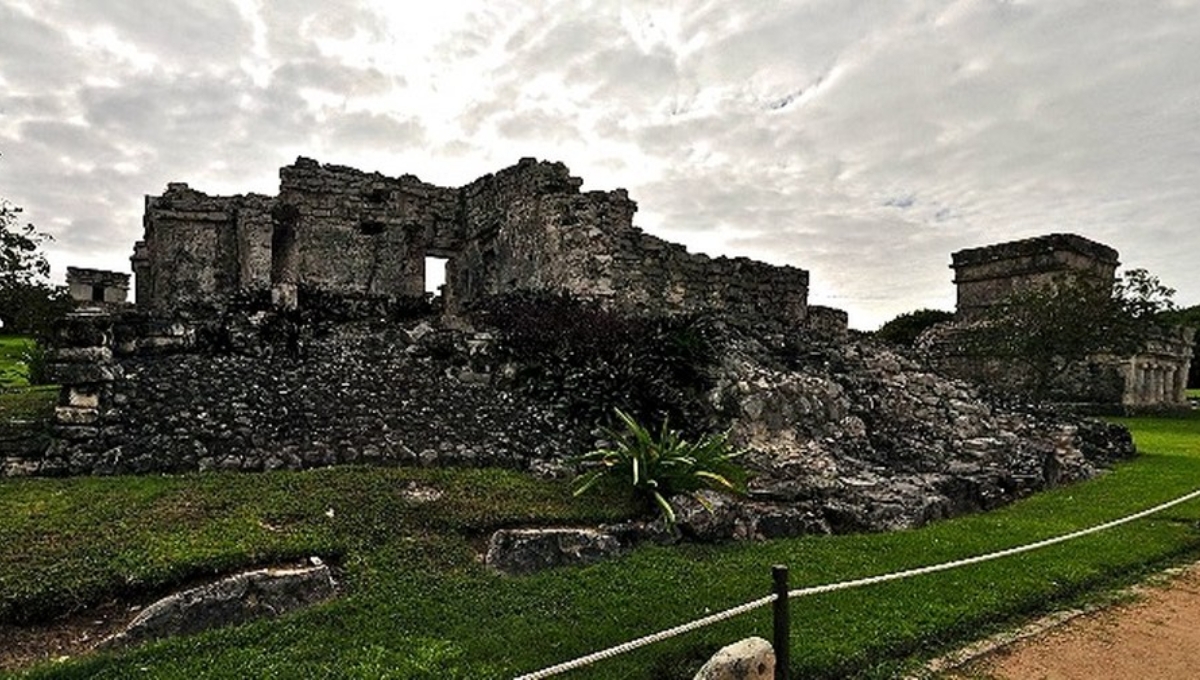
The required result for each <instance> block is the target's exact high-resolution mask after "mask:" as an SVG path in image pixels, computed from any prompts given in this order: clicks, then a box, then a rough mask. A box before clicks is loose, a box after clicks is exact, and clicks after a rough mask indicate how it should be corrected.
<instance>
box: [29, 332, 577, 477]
mask: <svg viewBox="0 0 1200 680" xmlns="http://www.w3.org/2000/svg"><path fill="white" fill-rule="evenodd" d="M59 338H60V341H66V340H68V339H71V338H75V339H77V340H78V341H79V342H81V343H85V344H87V343H93V342H101V343H107V346H102V347H90V348H86V349H78V348H73V349H68V348H60V349H58V350H56V351H55V354H54V355H53V356H54V359H53V361H54V362H55V363H52V364H51V369H52V373H53V374H54V375H55V376H57V379H58V380H60V381H61V383H62V384H63V385H64V388H63V396H62V397H60V401H59V407H58V409H57V410H56V414H55V417H56V423H55V426H54V428H53V431H54V434H56V435H57V438H56V440H55V441H54V442H53V443H52V444H51V445H50V447H49V449H48V450H47V451H46V452H45V454H44V455H43V456H42V457H41V459H40V460H39V459H36V458H34V459H30V458H23V459H22V461H23V462H22V464H21V465H20V466H15V465H14V466H12V469H9V470H8V474H17V473H27V474H28V473H33V474H43V475H56V474H124V473H145V472H161V471H184V470H207V469H234V470H248V471H249V470H254V471H257V470H272V469H278V468H292V469H298V468H309V467H318V466H328V465H335V464H341V463H359V464H362V463H370V464H391V465H434V464H440V465H461V466H472V467H475V466H498V467H508V468H528V467H530V466H531V465H532V464H533V462H534V461H543V462H551V461H557V460H560V459H562V458H563V457H564V456H566V455H569V454H571V453H574V452H578V451H580V450H582V449H584V448H586V447H587V446H588V445H589V443H590V441H591V440H590V439H589V434H588V433H587V432H575V431H571V430H561V429H548V428H547V427H546V423H554V422H560V421H562V420H563V419H564V418H563V415H562V414H561V413H559V411H558V409H557V407H555V406H553V405H548V404H542V403H537V402H535V401H531V400H530V399H529V398H528V397H527V396H525V395H524V393H523V391H522V390H520V389H519V385H514V384H511V381H504V380H499V379H495V377H494V374H495V372H497V371H499V370H501V369H502V368H503V367H502V366H499V365H496V364H495V362H492V361H491V360H490V359H489V357H488V349H487V348H488V346H489V345H490V343H491V337H490V336H489V335H488V334H486V333H473V332H467V331H454V330H450V329H447V328H445V327H442V326H441V325H440V324H435V323H431V322H430V321H426V320H412V321H408V322H403V321H390V322H386V323H380V322H374V321H357V322H347V323H339V324H333V325H330V326H329V327H314V326H313V325H310V324H298V323H293V322H291V321H289V320H288V319H287V318H286V317H284V316H279V315H269V314H265V313H264V314H251V315H247V316H237V317H229V318H227V319H225V320H224V321H222V322H221V323H219V324H210V325H197V324H190V325H189V324H184V323H169V324H168V323H162V322H159V321H156V320H154V319H153V318H147V317H143V316H139V315H136V314H125V315H123V316H121V317H117V318H114V317H104V316H81V317H72V318H71V319H69V320H68V322H67V323H65V324H64V325H63V326H62V327H61V328H60V329H59ZM68 359H72V360H77V363H66V361H67V360H68ZM87 359H90V362H88V361H86V360H87ZM79 362H82V363H79ZM543 467H544V466H543Z"/></svg>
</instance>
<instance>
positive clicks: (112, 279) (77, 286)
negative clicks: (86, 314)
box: [67, 267, 129, 306]
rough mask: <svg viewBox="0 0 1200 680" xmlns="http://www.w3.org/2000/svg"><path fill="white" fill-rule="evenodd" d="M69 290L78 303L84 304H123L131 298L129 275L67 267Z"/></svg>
mask: <svg viewBox="0 0 1200 680" xmlns="http://www.w3.org/2000/svg"><path fill="white" fill-rule="evenodd" d="M67 290H68V291H69V292H70V294H71V298H72V299H73V300H75V301H76V303H80V304H83V305H88V306H110V305H123V304H125V303H126V301H127V300H128V298H129V275H128V274H122V273H120V272H110V271H103V270H100V269H82V268H79V267H67Z"/></svg>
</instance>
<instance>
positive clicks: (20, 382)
mask: <svg viewBox="0 0 1200 680" xmlns="http://www.w3.org/2000/svg"><path fill="white" fill-rule="evenodd" d="M33 344H34V343H33V340H31V339H29V338H26V337H23V336H19V335H0V389H3V388H6V387H26V386H28V385H29V370H28V368H27V367H26V366H25V363H24V362H23V361H22V355H23V354H24V352H25V351H26V350H27V349H29V348H31V347H33Z"/></svg>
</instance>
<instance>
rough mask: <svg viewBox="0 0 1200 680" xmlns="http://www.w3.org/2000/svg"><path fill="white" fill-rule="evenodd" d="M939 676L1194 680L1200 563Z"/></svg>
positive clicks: (1199, 641) (1199, 663) (1198, 660)
mask: <svg viewBox="0 0 1200 680" xmlns="http://www.w3.org/2000/svg"><path fill="white" fill-rule="evenodd" d="M942 677H944V678H947V679H948V680H952V679H959V680H965V679H967V678H975V679H981V678H989V679H996V680H1000V679H1003V680H1009V679H1012V680H1016V679H1018V678H1020V679H1021V680H1073V679H1075V678H1079V679H1080V680H1083V679H1084V678H1086V679H1087V680H1106V679H1110V678H1111V679H1116V678H1121V679H1125V678H1138V679H1139V680H1178V679H1189V680H1190V679H1192V678H1200V563H1198V564H1194V565H1192V566H1190V567H1187V568H1186V569H1184V570H1183V571H1182V572H1181V573H1178V574H1176V575H1174V576H1172V577H1170V578H1169V579H1153V580H1151V582H1149V583H1148V584H1146V585H1144V586H1140V587H1139V588H1138V589H1137V590H1136V594H1135V597H1134V599H1133V600H1132V601H1130V602H1127V603H1124V604H1119V605H1114V606H1112V607H1108V608H1104V609H1100V610H1098V611H1094V612H1091V613H1087V614H1082V615H1079V616H1077V617H1074V618H1071V619H1069V620H1068V621H1066V622H1065V623H1062V624H1060V625H1055V626H1052V627H1050V628H1048V629H1046V630H1043V631H1041V632H1038V633H1035V634H1033V635H1032V636H1031V637H1027V638H1024V639H1021V640H1019V641H1017V642H1014V643H1012V644H1009V645H1005V646H1003V647H1000V648H999V649H997V650H995V651H992V652H989V653H987V654H985V655H983V656H982V657H979V658H978V659H976V660H975V661H973V662H971V663H970V664H968V665H966V666H964V667H962V668H959V669H958V670H956V671H954V672H953V673H950V674H948V675H945V676H942Z"/></svg>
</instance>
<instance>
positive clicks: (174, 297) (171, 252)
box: [132, 158, 808, 327]
mask: <svg viewBox="0 0 1200 680" xmlns="http://www.w3.org/2000/svg"><path fill="white" fill-rule="evenodd" d="M279 175H280V190H279V195H278V196H277V197H274V198H269V197H266V196H259V195H254V194H251V195H246V196H232V197H218V196H207V195H205V194H203V193H200V192H198V191H195V190H192V189H190V188H188V186H187V185H186V184H171V185H169V186H168V187H167V191H166V193H164V194H163V195H162V196H154V197H148V198H147V199H146V213H145V239H144V240H143V241H139V242H138V243H137V245H136V246H135V250H134V256H133V258H132V262H133V269H134V272H135V273H136V275H137V284H136V285H137V287H136V299H137V304H138V305H139V306H140V307H143V308H149V309H154V310H162V311H171V312H176V311H192V312H196V313H199V314H205V313H212V312H213V311H214V310H217V309H221V308H223V307H225V306H227V305H228V303H229V302H230V301H231V299H233V298H234V297H236V296H241V295H245V294H246V293H254V292H263V291H269V292H270V294H271V296H272V299H273V300H274V301H275V303H276V304H277V305H280V306H282V307H285V308H294V307H296V306H297V305H298V298H299V296H300V295H301V294H302V293H303V292H311V293H314V294H316V293H320V294H326V295H332V296H337V297H358V298H375V299H379V298H393V299H405V298H407V299H415V298H422V297H423V296H424V295H425V276H426V258H430V257H434V258H444V259H445V260H446V264H445V267H446V270H445V271H446V274H445V278H446V282H445V285H444V287H443V290H442V298H443V300H442V302H443V304H444V305H445V307H446V309H447V311H449V312H451V313H456V312H458V311H460V310H463V309H465V308H469V307H470V306H471V305H472V304H473V303H475V302H477V301H479V300H481V299H483V298H486V297H487V296H489V295H495V294H499V293H505V292H508V291H512V290H547V291H562V292H568V293H572V294H575V295H579V296H582V297H587V298H596V299H601V300H604V301H606V302H608V303H610V304H613V305H618V306H622V307H625V308H628V309H632V310H637V311H640V312H660V311H671V312H679V311H689V310H701V309H703V310H716V311H720V312H721V313H722V314H725V315H728V316H733V317H739V318H743V319H747V320H750V321H753V322H754V323H769V324H772V325H776V326H784V327H792V326H795V325H798V324H800V323H802V322H803V321H804V319H805V318H806V312H807V303H808V272H806V271H804V270H801V269H796V268H794V267H786V266H785V267H777V266H771V265H767V264H763V263H761V262H755V261H753V260H749V259H746V258H734V259H729V258H723V257H721V258H715V259H713V258H709V257H705V256H703V255H695V254H691V253H688V252H687V250H686V249H685V248H684V247H683V246H680V245H677V244H674V243H669V242H667V241H664V240H662V239H659V238H656V237H654V236H651V235H649V234H646V233H645V232H643V231H642V230H640V229H638V228H636V227H634V226H633V215H634V213H635V212H636V210H637V204H636V203H634V202H633V201H631V200H630V199H629V196H628V195H627V193H626V192H625V190H623V189H617V190H615V191H608V192H604V191H589V192H581V191H580V187H581V186H582V184H583V180H581V179H579V178H578V177H572V176H571V174H570V172H569V171H568V170H567V168H566V166H564V165H563V164H561V163H547V162H538V161H536V160H534V159H532V158H525V159H522V160H521V161H520V162H519V163H517V165H515V166H512V167H509V168H506V169H504V170H501V171H500V172H497V173H495V174H491V175H486V176H484V177H481V178H479V179H477V180H475V181H474V182H471V183H470V184H468V185H466V186H463V187H457V188H447V187H438V186H434V185H432V184H427V183H425V182H422V181H420V180H419V179H417V178H416V177H414V176H412V175H404V176H401V177H399V178H389V177H384V176H383V175H380V174H378V173H365V172H360V171H358V170H355V169H352V168H347V167H342V166H336V165H321V164H319V163H317V162H316V161H313V160H310V159H306V158H300V159H298V160H297V161H296V163H295V164H293V165H290V166H288V167H285V168H283V169H282V170H280V173H279Z"/></svg>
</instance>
